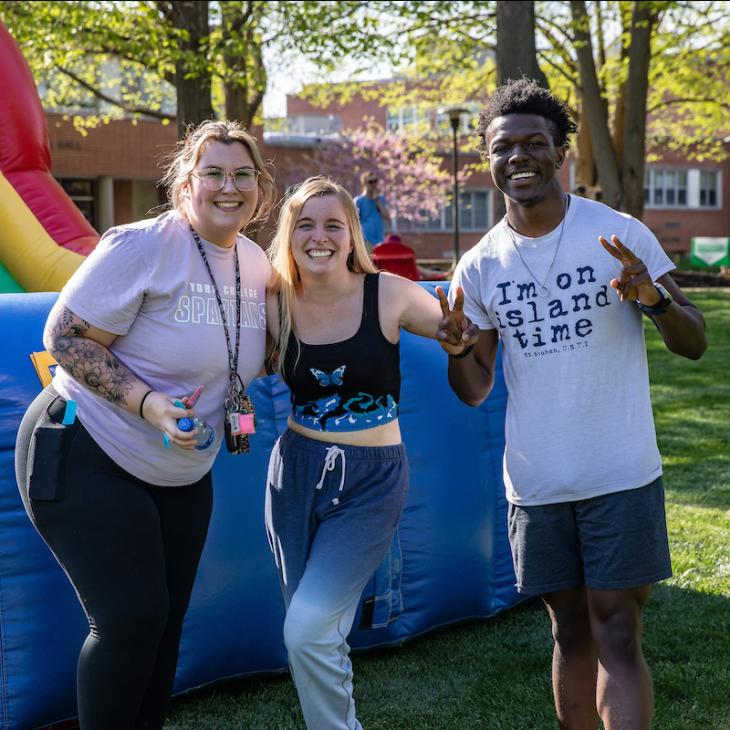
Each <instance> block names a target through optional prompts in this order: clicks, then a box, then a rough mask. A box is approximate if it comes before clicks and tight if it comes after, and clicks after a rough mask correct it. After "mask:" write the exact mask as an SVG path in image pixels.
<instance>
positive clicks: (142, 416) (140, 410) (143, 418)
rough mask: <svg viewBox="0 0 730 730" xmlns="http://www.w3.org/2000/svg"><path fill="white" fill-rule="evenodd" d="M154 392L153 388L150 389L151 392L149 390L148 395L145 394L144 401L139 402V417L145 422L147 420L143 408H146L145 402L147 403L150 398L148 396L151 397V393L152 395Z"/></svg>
mask: <svg viewBox="0 0 730 730" xmlns="http://www.w3.org/2000/svg"><path fill="white" fill-rule="evenodd" d="M152 392H153V391H152V388H150V389H149V390H148V391H147V392H146V393H145V394H144V395H143V396H142V400H141V401H140V402H139V417H140V418H141V419H142V420H143V421H146V420H147V419H146V418H145V417H144V413H142V407H143V406H144V402H145V401H146V400H147V396H148V395H149V394H150V393H152Z"/></svg>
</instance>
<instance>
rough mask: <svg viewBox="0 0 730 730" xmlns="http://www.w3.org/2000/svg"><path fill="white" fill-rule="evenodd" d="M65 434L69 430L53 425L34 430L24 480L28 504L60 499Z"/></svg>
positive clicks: (62, 490) (66, 439)
mask: <svg viewBox="0 0 730 730" xmlns="http://www.w3.org/2000/svg"><path fill="white" fill-rule="evenodd" d="M69 430H70V427H69V426H63V425H60V424H55V423H50V424H49V425H47V426H46V425H43V426H38V427H36V429H35V431H34V433H33V442H32V444H31V449H32V456H31V460H30V475H29V477H28V496H29V497H30V498H31V499H32V500H35V501H37V502H38V501H40V502H57V501H60V500H61V499H63V494H64V488H63V480H64V470H65V463H66V447H67V444H68V442H69V438H68V437H69V435H70V434H69Z"/></svg>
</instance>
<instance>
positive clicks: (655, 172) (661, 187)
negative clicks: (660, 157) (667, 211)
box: [644, 167, 687, 208]
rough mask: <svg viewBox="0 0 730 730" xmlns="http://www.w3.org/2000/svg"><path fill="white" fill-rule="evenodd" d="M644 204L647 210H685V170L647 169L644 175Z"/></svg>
mask: <svg viewBox="0 0 730 730" xmlns="http://www.w3.org/2000/svg"><path fill="white" fill-rule="evenodd" d="M644 203H645V204H646V206H647V207H649V208H686V207H687V170H681V169H676V168H667V167H652V168H648V169H647V170H646V172H645V173H644Z"/></svg>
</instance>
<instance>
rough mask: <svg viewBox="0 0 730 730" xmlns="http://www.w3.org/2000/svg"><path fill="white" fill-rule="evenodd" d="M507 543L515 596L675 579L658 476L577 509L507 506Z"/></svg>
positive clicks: (580, 502) (582, 503)
mask: <svg viewBox="0 0 730 730" xmlns="http://www.w3.org/2000/svg"><path fill="white" fill-rule="evenodd" d="M509 540H510V544H511V546H512V558H513V562H514V566H515V575H516V576H517V584H516V585H517V590H518V591H519V592H520V593H524V594H528V595H540V594H544V593H552V592H554V591H562V590H568V589H571V588H579V587H581V586H587V587H588V588H597V589H600V590H616V589H621V588H636V587H638V586H642V585H648V584H650V583H656V582H657V581H659V580H663V579H664V578H669V577H670V576H671V575H672V564H671V560H670V557H669V541H668V539H667V520H666V515H665V512H664V486H663V485H662V479H661V477H659V478H658V479H655V480H654V481H653V482H652V483H651V484H647V485H646V486H644V487H639V488H638V489H627V490H625V491H621V492H614V493H612V494H604V495H601V496H599V497H591V498H590V499H582V500H578V501H576V502H563V503H559V504H545V505H535V506H518V505H514V504H510V505H509Z"/></svg>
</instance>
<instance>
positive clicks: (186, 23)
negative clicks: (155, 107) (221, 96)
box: [168, 0, 214, 138]
mask: <svg viewBox="0 0 730 730" xmlns="http://www.w3.org/2000/svg"><path fill="white" fill-rule="evenodd" d="M168 17H169V18H170V20H171V21H172V22H173V24H174V26H175V27H176V28H178V29H182V30H185V31H187V36H186V37H185V38H183V39H182V40H181V41H180V49H181V50H182V51H183V52H184V55H183V56H182V57H181V58H180V59H179V60H178V61H177V63H176V64H175V88H176V90H177V131H178V137H180V138H182V137H183V136H184V135H185V130H186V128H187V127H188V125H190V124H200V122H202V121H205V120H206V119H213V117H214V115H213V105H212V102H211V95H210V92H211V79H210V71H209V70H208V66H207V63H206V62H205V59H206V56H207V43H208V35H209V27H208V2H207V0H205V1H204V0H194V1H193V2H190V1H189V0H181V1H179V2H172V3H170V11H169V14H168Z"/></svg>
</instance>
